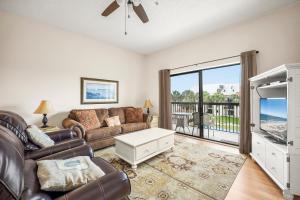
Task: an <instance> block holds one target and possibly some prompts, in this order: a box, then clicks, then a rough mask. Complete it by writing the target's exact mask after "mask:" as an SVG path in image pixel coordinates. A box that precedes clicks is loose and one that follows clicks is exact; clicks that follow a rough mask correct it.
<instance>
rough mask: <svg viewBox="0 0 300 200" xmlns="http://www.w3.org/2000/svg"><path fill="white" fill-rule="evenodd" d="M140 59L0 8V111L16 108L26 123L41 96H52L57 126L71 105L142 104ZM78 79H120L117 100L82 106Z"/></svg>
mask: <svg viewBox="0 0 300 200" xmlns="http://www.w3.org/2000/svg"><path fill="white" fill-rule="evenodd" d="M143 59H144V57H143V56H141V55H138V54H135V53H132V52H130V51H127V50H122V49H119V48H116V47H113V46H109V45H107V44H104V43H101V42H98V41H96V40H93V39H89V38H87V37H84V36H80V35H78V34H75V33H71V32H65V31H62V30H59V29H56V28H53V27H51V26H47V25H44V24H40V23H39V22H36V21H33V20H30V19H27V18H24V17H19V16H15V15H11V14H7V13H4V12H0V94H1V97H0V109H6V110H11V111H16V112H18V113H19V114H21V115H22V116H24V117H25V119H26V120H27V121H28V122H29V123H36V122H37V123H39V122H40V120H41V116H39V115H38V116H36V115H34V114H32V113H33V111H34V110H35V108H36V107H37V106H38V104H39V102H40V100H42V99H48V100H51V101H52V102H53V104H54V107H55V109H56V114H54V115H51V116H50V124H53V125H60V123H61V120H62V119H63V118H64V117H65V116H66V115H67V112H68V111H69V110H70V109H72V108H85V107H110V106H128V105H133V106H142V103H143V100H144V96H143V94H142V93H141V91H142V90H143V88H142V86H141V84H140V82H141V77H142V74H143V70H142V67H143ZM80 77H93V78H100V79H111V80H118V81H119V84H120V98H119V102H120V103H119V104H113V105H101V104H98V105H89V106H83V105H80Z"/></svg>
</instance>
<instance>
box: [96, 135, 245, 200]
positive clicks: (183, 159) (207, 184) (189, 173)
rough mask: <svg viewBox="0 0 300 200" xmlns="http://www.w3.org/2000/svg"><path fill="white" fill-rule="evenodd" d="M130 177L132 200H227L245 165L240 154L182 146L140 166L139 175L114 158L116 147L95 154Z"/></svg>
mask: <svg viewBox="0 0 300 200" xmlns="http://www.w3.org/2000/svg"><path fill="white" fill-rule="evenodd" d="M95 156H98V157H102V158H104V159H106V160H107V161H109V162H110V163H112V164H113V165H114V166H115V167H116V168H117V169H119V170H123V171H125V172H126V173H127V175H128V177H129V178H130V181H131V187H132V191H131V195H130V197H129V198H130V199H137V200H144V199H161V200H166V199H180V200H184V199H193V200H194V199H199V200H200V199H201V200H202V199H203V200H214V199H215V200H223V199H225V197H226V195H227V193H228V191H229V189H230V187H231V185H232V183H233V181H234V180H235V178H236V176H237V174H238V172H239V170H240V169H241V167H242V165H243V164H244V161H245V159H244V158H243V157H242V156H241V155H239V154H232V153H228V152H225V151H220V150H217V149H214V148H211V147H208V146H204V145H201V144H193V143H189V142H180V141H179V139H178V138H177V137H176V142H175V148H174V150H173V151H172V150H169V151H167V152H165V153H162V154H160V155H158V156H155V157H154V158H152V159H149V160H148V161H146V162H144V163H141V164H139V165H138V168H137V170H136V171H134V170H132V169H131V167H130V165H129V164H127V163H126V162H125V161H123V160H121V159H119V158H118V157H117V156H115V155H114V147H109V148H106V149H103V150H99V151H96V152H95Z"/></svg>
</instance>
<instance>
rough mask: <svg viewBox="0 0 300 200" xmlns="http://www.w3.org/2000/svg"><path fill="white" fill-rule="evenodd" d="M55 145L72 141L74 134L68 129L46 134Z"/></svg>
mask: <svg viewBox="0 0 300 200" xmlns="http://www.w3.org/2000/svg"><path fill="white" fill-rule="evenodd" d="M46 134H47V135H48V136H49V137H50V138H51V139H52V140H53V141H54V142H55V143H58V142H62V141H64V140H69V139H73V137H74V133H73V131H72V130H70V129H62V130H59V131H53V132H47V133H46Z"/></svg>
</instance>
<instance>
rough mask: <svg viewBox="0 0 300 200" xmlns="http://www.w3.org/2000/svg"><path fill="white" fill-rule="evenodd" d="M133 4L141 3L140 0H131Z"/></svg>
mask: <svg viewBox="0 0 300 200" xmlns="http://www.w3.org/2000/svg"><path fill="white" fill-rule="evenodd" d="M132 3H133V5H134V6H139V5H140V4H141V0H132Z"/></svg>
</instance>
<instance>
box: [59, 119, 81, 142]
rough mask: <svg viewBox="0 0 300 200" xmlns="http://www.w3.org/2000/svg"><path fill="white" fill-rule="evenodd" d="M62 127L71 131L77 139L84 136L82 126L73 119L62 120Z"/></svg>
mask: <svg viewBox="0 0 300 200" xmlns="http://www.w3.org/2000/svg"><path fill="white" fill-rule="evenodd" d="M62 126H63V127H64V128H67V129H70V130H73V131H74V132H75V133H76V135H77V137H79V138H83V137H84V136H85V128H84V126H83V125H82V124H80V123H79V122H77V121H75V120H73V119H70V118H66V119H64V120H63V122H62Z"/></svg>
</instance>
